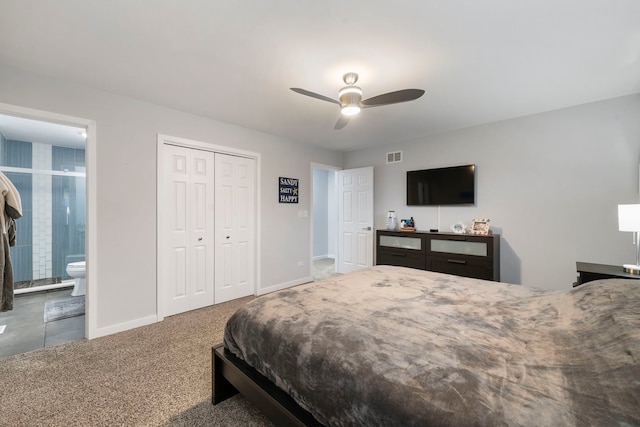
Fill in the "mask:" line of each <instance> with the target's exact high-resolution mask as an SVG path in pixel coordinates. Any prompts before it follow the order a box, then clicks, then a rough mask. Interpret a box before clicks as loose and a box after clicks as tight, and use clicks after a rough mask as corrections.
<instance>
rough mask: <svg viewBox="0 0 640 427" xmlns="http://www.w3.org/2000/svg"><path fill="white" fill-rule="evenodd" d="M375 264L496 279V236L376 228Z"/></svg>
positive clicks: (498, 261) (497, 235)
mask: <svg viewBox="0 0 640 427" xmlns="http://www.w3.org/2000/svg"><path fill="white" fill-rule="evenodd" d="M376 264H377V265H383V264H385V265H398V266H402V267H411V268H417V269H420V270H430V271H437V272H439V273H448V274H455V275H457V276H464V277H472V278H476V279H485V280H493V281H496V282H499V281H500V235H499V234H489V235H486V236H483V235H468V234H457V233H431V232H426V231H416V232H414V233H411V235H407V233H403V232H401V231H389V230H377V234H376Z"/></svg>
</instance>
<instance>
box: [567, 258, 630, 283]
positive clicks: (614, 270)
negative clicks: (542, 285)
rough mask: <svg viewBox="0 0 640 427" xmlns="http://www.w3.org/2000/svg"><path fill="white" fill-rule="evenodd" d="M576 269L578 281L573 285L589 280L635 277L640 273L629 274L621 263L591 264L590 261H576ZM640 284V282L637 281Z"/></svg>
mask: <svg viewBox="0 0 640 427" xmlns="http://www.w3.org/2000/svg"><path fill="white" fill-rule="evenodd" d="M576 267H577V270H578V281H577V282H576V283H574V284H573V287H574V288H575V287H576V286H580V285H582V284H583V283H587V282H591V281H594V280H599V279H637V280H640V275H638V274H631V273H627V272H625V271H624V269H623V268H622V265H607V264H592V263H590V262H576ZM638 284H640V283H638Z"/></svg>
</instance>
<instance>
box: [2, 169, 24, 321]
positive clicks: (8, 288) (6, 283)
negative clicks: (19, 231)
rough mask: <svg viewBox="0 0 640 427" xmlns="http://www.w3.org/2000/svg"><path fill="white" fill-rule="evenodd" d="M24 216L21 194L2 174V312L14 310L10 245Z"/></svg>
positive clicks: (12, 243) (13, 242)
mask: <svg viewBox="0 0 640 427" xmlns="http://www.w3.org/2000/svg"><path fill="white" fill-rule="evenodd" d="M21 216H22V201H21V199H20V193H18V190H17V189H16V187H15V186H14V185H13V183H12V182H11V181H10V180H9V178H7V177H6V176H5V174H3V173H2V172H0V227H1V231H2V233H0V240H2V242H0V278H1V279H2V280H1V285H0V312H1V311H8V310H13V266H12V265H11V250H10V249H9V245H15V241H16V238H15V236H16V222H15V220H16V219H18V218H20V217H21Z"/></svg>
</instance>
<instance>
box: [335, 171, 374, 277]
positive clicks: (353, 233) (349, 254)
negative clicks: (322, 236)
mask: <svg viewBox="0 0 640 427" xmlns="http://www.w3.org/2000/svg"><path fill="white" fill-rule="evenodd" d="M372 265H373V167H371V166H370V167H366V168H358V169H347V170H341V171H339V172H338V272H339V273H349V272H350V271H354V270H359V269H361V268H367V267H371V266H372Z"/></svg>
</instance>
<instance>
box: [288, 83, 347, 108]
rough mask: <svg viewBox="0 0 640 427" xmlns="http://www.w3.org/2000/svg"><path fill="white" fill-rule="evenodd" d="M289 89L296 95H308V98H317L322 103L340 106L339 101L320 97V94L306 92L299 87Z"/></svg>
mask: <svg viewBox="0 0 640 427" xmlns="http://www.w3.org/2000/svg"><path fill="white" fill-rule="evenodd" d="M289 89H291V90H292V91H294V92H296V93H299V94H300V95H307V96H310V97H312V98H316V99H320V100H322V101H327V102H332V103H334V104H338V105H340V102H339V101H336V100H335V99H331V98H329V97H328V96H324V95H320V94H319V93H315V92H310V91H308V90H305V89H300V88H299V87H291V88H289Z"/></svg>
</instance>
